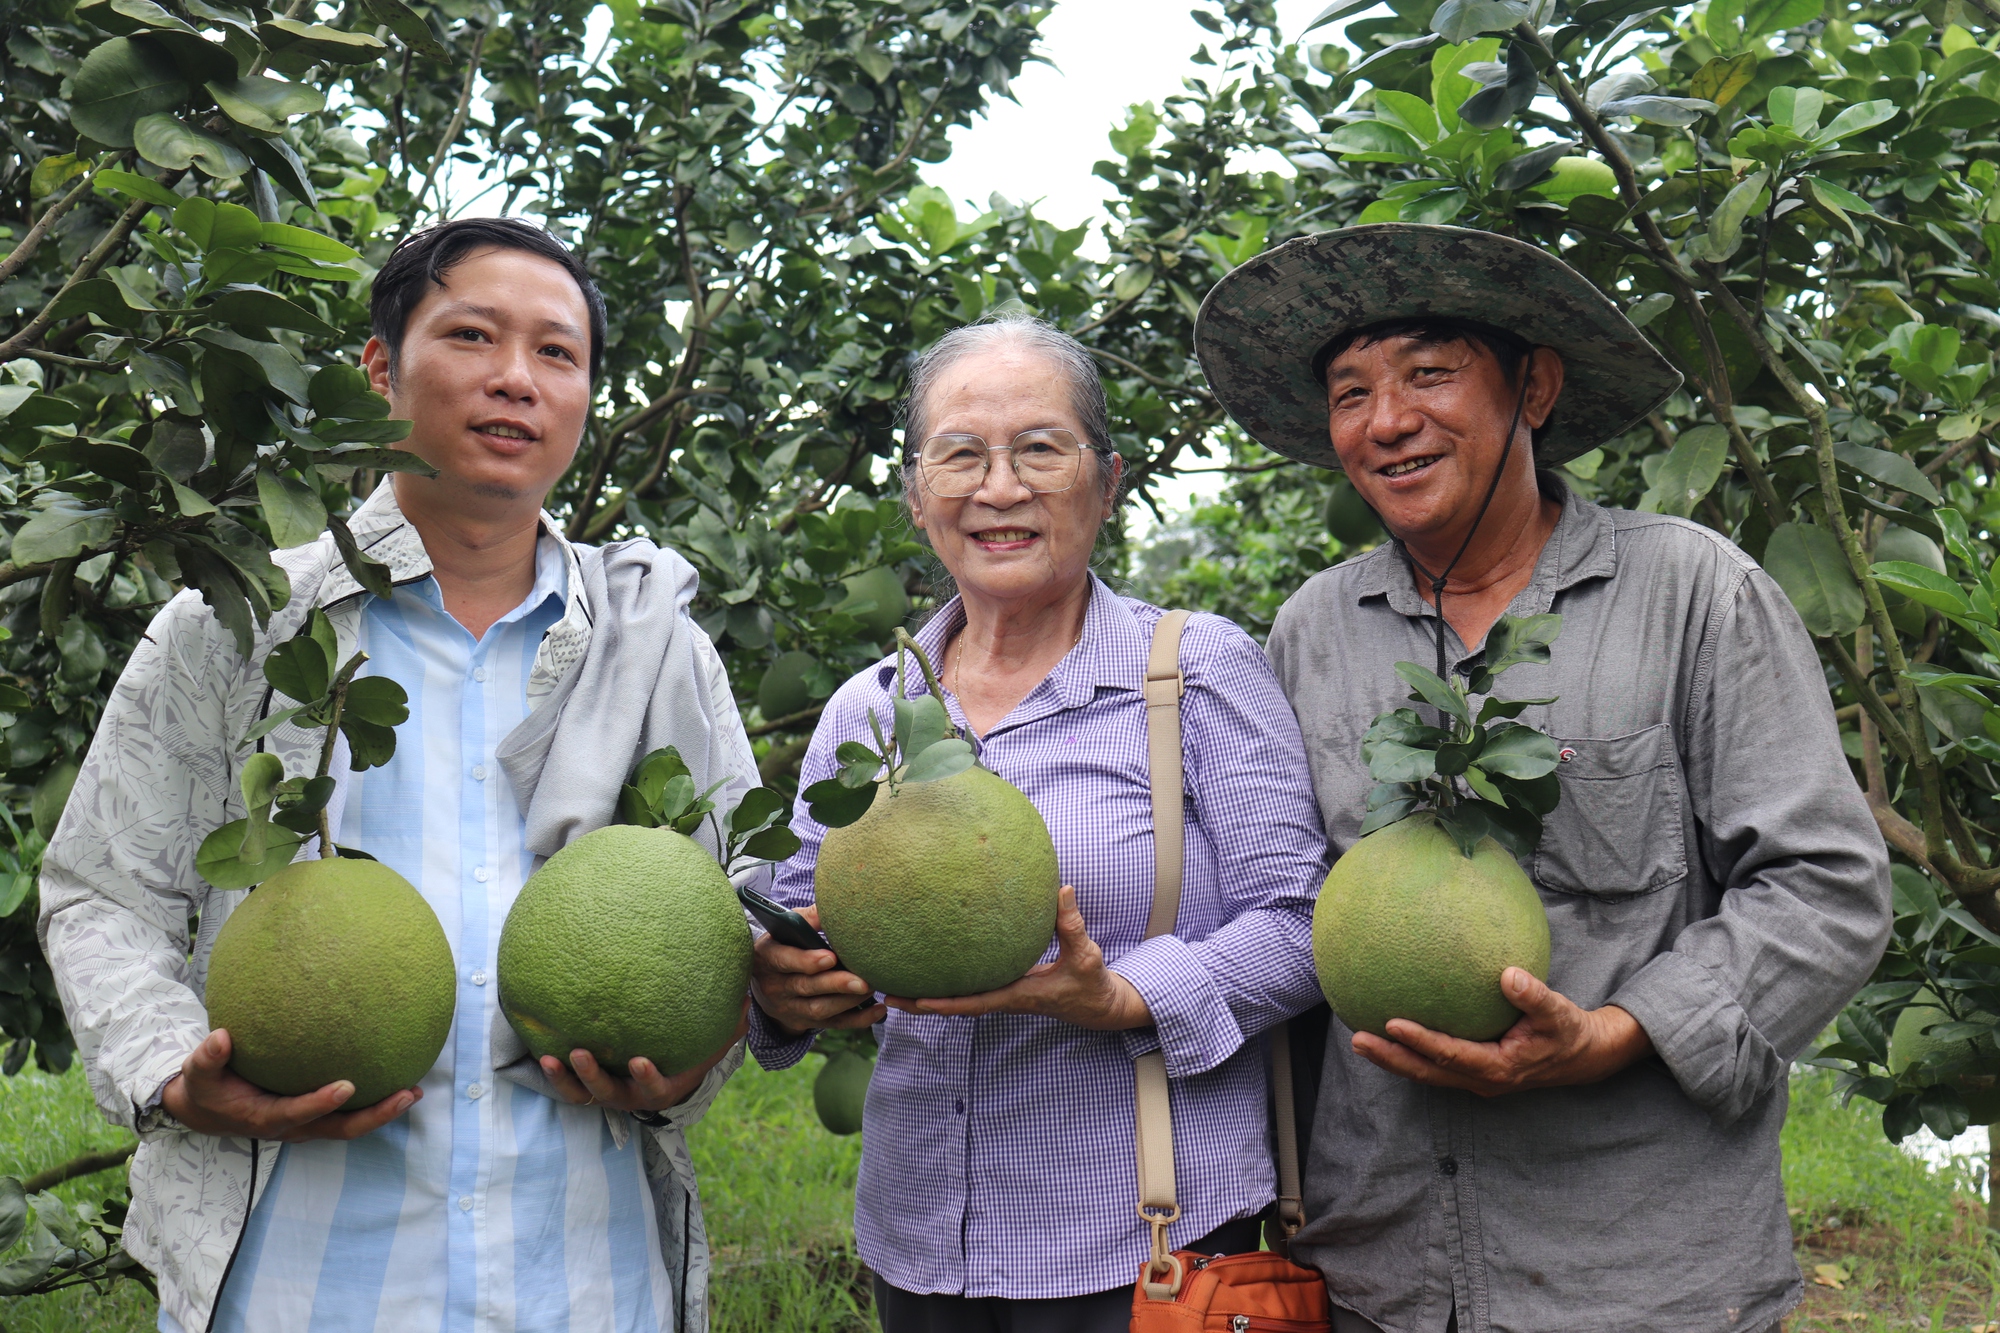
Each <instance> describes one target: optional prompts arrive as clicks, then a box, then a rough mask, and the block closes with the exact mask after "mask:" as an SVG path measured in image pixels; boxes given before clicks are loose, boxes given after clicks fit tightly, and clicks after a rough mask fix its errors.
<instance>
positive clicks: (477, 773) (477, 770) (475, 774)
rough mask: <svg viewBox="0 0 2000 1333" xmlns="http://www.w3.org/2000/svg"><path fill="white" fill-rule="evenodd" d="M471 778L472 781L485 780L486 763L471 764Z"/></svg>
mask: <svg viewBox="0 0 2000 1333" xmlns="http://www.w3.org/2000/svg"><path fill="white" fill-rule="evenodd" d="M472 780H473V781H474V782H484V781H486V765H484V764H474V765H473V766H472Z"/></svg>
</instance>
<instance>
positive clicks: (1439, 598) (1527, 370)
mask: <svg viewBox="0 0 2000 1333" xmlns="http://www.w3.org/2000/svg"><path fill="white" fill-rule="evenodd" d="M1533 373H1534V365H1533V363H1532V361H1531V362H1530V363H1529V364H1528V365H1526V366H1524V367H1522V371H1521V392H1520V393H1519V394H1517V395H1515V398H1514V417H1513V420H1511V421H1509V422H1508V423H1507V443H1506V444H1504V445H1503V446H1501V449H1500V463H1499V466H1497V467H1495V468H1494V469H1493V480H1491V481H1489V482H1488V483H1487V484H1486V498H1485V499H1484V500H1481V501H1480V502H1479V512H1478V513H1477V514H1476V515H1474V516H1473V519H1472V527H1471V529H1470V530H1468V531H1467V532H1466V534H1465V540H1464V541H1463V542H1461V543H1459V547H1458V554H1457V555H1455V556H1453V557H1452V558H1451V563H1450V564H1448V565H1446V566H1445V567H1444V573H1442V574H1437V575H1433V574H1432V573H1431V572H1430V571H1429V570H1428V569H1425V568H1424V567H1423V566H1422V565H1420V564H1418V563H1417V557H1416V556H1415V555H1413V554H1412V553H1411V551H1410V546H1409V543H1408V542H1406V541H1404V540H1403V539H1402V538H1401V537H1398V538H1396V546H1397V547H1398V548H1399V549H1400V550H1401V551H1402V552H1403V559H1404V560H1406V561H1408V562H1409V565H1410V572H1411V574H1413V575H1416V576H1419V577H1422V578H1424V579H1428V580H1430V585H1431V602H1432V605H1433V606H1435V607H1436V609H1437V674H1438V679H1439V680H1443V679H1445V660H1444V585H1445V580H1446V579H1449V578H1450V577H1451V571H1452V570H1454V569H1457V568H1458V562H1459V561H1461V560H1463V559H1464V558H1465V553H1466V552H1467V551H1468V550H1470V549H1471V547H1472V539H1473V538H1474V537H1476V536H1478V535H1479V525H1480V524H1481V523H1484V522H1485V521H1486V511H1487V509H1488V508H1490V507H1491V506H1492V504H1493V497H1494V495H1495V494H1496V493H1497V492H1498V491H1499V489H1500V478H1502V477H1504V476H1506V475H1507V460H1508V459H1509V458H1510V457H1511V456H1512V455H1513V453H1514V435H1515V433H1516V432H1517V431H1519V430H1520V429H1521V409H1522V408H1523V407H1525V406H1526V405H1527V402H1528V382H1529V379H1530V377H1531V376H1532V375H1533Z"/></svg>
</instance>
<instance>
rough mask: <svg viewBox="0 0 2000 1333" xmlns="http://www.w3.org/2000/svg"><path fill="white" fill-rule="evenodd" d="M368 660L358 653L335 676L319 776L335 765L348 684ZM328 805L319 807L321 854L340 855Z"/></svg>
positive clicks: (324, 855) (320, 750) (322, 745)
mask: <svg viewBox="0 0 2000 1333" xmlns="http://www.w3.org/2000/svg"><path fill="white" fill-rule="evenodd" d="M367 660H368V654H367V653H356V654H355V655H354V656H352V657H350V658H348V659H347V665H346V666H344V667H342V668H341V669H340V674H339V675H337V676H335V677H334V678H333V712H332V714H331V715H330V716H329V717H328V718H327V723H326V739H325V740H324V741H322V742H321V743H320V747H319V772H318V773H317V774H316V775H315V776H317V777H322V778H323V777H325V776H326V775H327V770H329V769H331V768H332V767H333V745H334V742H335V741H336V740H337V739H338V738H339V736H340V714H341V712H342V710H344V709H345V708H346V707H347V686H348V683H349V682H350V681H352V680H353V679H354V673H355V672H356V671H358V670H360V669H361V664H362V663H363V662H366V661H367ZM326 810H327V808H326V806H324V805H322V806H321V807H320V808H319V854H320V856H321V857H323V858H332V857H336V856H339V855H340V852H339V850H338V849H337V848H335V847H334V845H333V820H332V819H331V818H330V817H329V816H328V815H327V813H326Z"/></svg>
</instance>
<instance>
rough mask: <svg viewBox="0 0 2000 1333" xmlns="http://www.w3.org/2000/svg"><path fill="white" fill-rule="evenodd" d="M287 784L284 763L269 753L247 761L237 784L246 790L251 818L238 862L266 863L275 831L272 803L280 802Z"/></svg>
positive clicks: (247, 820) (245, 802)
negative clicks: (281, 788)
mask: <svg viewBox="0 0 2000 1333" xmlns="http://www.w3.org/2000/svg"><path fill="white" fill-rule="evenodd" d="M284 780H285V763H284V761H283V760H282V759H280V758H278V756H276V755H274V754H272V753H270V752H269V751H266V750H260V751H258V752H257V753H256V754H253V755H251V756H250V757H249V758H248V759H246V760H244V761H243V771H242V772H241V773H239V774H238V775H237V778H236V782H237V786H238V787H240V788H241V789H242V792H243V808H244V810H245V811H247V812H248V815H247V817H246V818H245V819H244V820H243V841H242V844H241V846H240V847H239V848H238V849H237V852H236V858H237V860H239V861H241V862H243V863H244V864H245V865H259V864H262V862H263V860H264V848H265V844H266V837H267V834H268V833H269V830H270V827H271V823H270V820H271V802H273V801H275V800H276V799H278V784H279V783H281V782H283V781H284Z"/></svg>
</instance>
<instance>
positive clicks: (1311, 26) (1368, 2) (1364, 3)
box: [1299, 0, 1379, 37]
mask: <svg viewBox="0 0 2000 1333" xmlns="http://www.w3.org/2000/svg"><path fill="white" fill-rule="evenodd" d="M1377 3H1379V0H1334V2H1333V3H1332V4H1330V5H1328V6H1327V7H1326V8H1325V9H1322V10H1320V12H1319V13H1318V14H1317V15H1316V16H1315V17H1314V18H1313V21H1312V22H1311V23H1308V24H1306V26H1305V27H1303V28H1301V29H1299V36H1301V37H1303V36H1305V35H1306V34H1307V33H1309V32H1312V31H1313V30H1315V29H1317V28H1324V27H1325V26H1326V25H1327V24H1329V23H1332V22H1333V21H1334V20H1335V19H1339V18H1344V17H1346V16H1347V15H1349V14H1355V13H1359V12H1360V11H1362V10H1364V9H1372V8H1374V7H1375V5H1376V4H1377Z"/></svg>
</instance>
